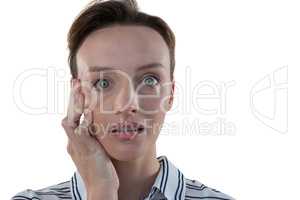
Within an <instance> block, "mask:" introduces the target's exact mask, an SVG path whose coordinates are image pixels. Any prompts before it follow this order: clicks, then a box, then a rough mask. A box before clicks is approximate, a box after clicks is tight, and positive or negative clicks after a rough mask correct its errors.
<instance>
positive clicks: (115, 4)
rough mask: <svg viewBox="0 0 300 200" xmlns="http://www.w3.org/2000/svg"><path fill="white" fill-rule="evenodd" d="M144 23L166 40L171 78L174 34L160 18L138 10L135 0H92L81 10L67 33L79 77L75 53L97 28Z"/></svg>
mask: <svg viewBox="0 0 300 200" xmlns="http://www.w3.org/2000/svg"><path fill="white" fill-rule="evenodd" d="M115 24H118V25H143V26H147V27H150V28H152V29H154V30H156V31H157V32H158V33H159V34H160V35H161V36H162V37H163V39H164V41H165V42H166V44H167V46H168V48H169V54H170V77H171V80H173V72H174V68H175V35H174V33H173V32H172V30H171V29H170V27H169V26H168V24H167V23H166V22H165V21H164V20H162V19H161V18H159V17H157V16H153V15H149V14H146V13H143V12H140V11H139V8H138V6H137V2H136V1H135V0H108V1H103V0H100V1H99V0H98V1H95V0H94V1H92V2H91V3H89V4H88V5H87V7H86V8H85V9H84V10H83V11H81V12H80V13H79V15H78V16H77V17H76V19H75V21H74V22H73V24H72V26H71V28H70V30H69V32H68V48H69V57H68V62H69V65H70V71H71V74H72V77H73V78H77V75H78V74H77V73H78V72H77V63H76V53H77V51H78V49H79V47H80V46H81V44H82V43H83V41H84V40H85V38H86V37H87V36H88V35H89V34H90V33H92V32H93V31H95V30H98V29H101V28H104V27H108V26H112V25H115Z"/></svg>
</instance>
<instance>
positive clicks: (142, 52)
mask: <svg viewBox="0 0 300 200" xmlns="http://www.w3.org/2000/svg"><path fill="white" fill-rule="evenodd" d="M68 47H69V50H70V55H69V64H70V71H71V74H72V80H71V94H70V101H69V106H68V111H67V116H66V117H65V118H64V119H63V120H62V126H63V128H64V130H65V132H66V134H67V136H68V147H67V150H68V153H69V154H70V156H71V158H72V160H73V161H74V164H75V165H76V168H77V171H76V172H75V173H74V176H73V177H72V178H71V180H69V181H66V182H63V183H59V184H56V185H52V186H49V187H47V188H42V189H39V190H30V189H29V190H24V191H22V192H19V193H18V194H16V195H15V196H14V197H13V198H12V199H14V200H21V199H22V200H23V199H41V200H54V199H74V200H83V199H88V200H100V199H105V200H113V199H119V200H133V199H149V200H154V199H232V197H230V196H228V195H226V194H224V193H221V192H219V191H217V190H215V189H212V188H210V187H207V186H205V185H203V184H202V183H200V182H199V181H197V180H190V179H188V178H186V177H184V175H183V173H182V172H181V171H180V170H179V169H177V168H176V166H175V165H174V164H173V163H172V162H171V161H169V160H168V159H167V157H166V156H159V157H157V156H156V145H155V143H156V140H157V137H158V135H159V132H160V129H161V126H162V124H163V122H164V118H165V114H166V112H167V111H169V110H170V109H171V107H172V103H173V97H174V87H175V81H174V77H173V72H174V67H175V36H174V34H173V32H172V30H171V29H170V28H169V26H168V25H167V24H166V23H165V22H164V21H163V20H162V19H160V18H159V17H156V16H151V15H148V14H145V13H142V12H140V11H139V9H138V7H137V4H136V2H134V1H129V0H128V1H112V0H111V1H104V2H101V1H94V2H92V3H91V4H89V5H88V6H87V8H86V9H85V10H83V11H82V12H81V13H80V15H79V16H78V17H77V19H76V20H75V22H74V23H73V24H72V26H71V29H70V31H69V34H68Z"/></svg>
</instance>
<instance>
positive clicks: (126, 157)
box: [107, 151, 143, 162]
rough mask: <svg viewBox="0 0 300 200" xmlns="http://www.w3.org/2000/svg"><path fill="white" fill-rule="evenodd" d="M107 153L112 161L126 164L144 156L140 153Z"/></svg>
mask: <svg viewBox="0 0 300 200" xmlns="http://www.w3.org/2000/svg"><path fill="white" fill-rule="evenodd" d="M107 153H108V155H109V157H110V158H111V159H114V160H116V161H124V162H126V161H133V160H136V159H138V158H140V157H141V156H143V154H142V153H141V152H140V151H134V152H130V153H129V152H125V151H123V152H122V151H107Z"/></svg>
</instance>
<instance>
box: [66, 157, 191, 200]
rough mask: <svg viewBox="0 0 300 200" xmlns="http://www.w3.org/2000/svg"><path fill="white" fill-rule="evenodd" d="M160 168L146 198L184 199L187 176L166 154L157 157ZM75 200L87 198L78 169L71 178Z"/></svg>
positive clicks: (154, 199)
mask: <svg viewBox="0 0 300 200" xmlns="http://www.w3.org/2000/svg"><path fill="white" fill-rule="evenodd" d="M157 159H158V161H159V163H160V168H159V172H158V175H157V177H156V178H155V181H154V184H153V185H152V188H151V191H150V193H149V195H148V197H147V198H146V199H145V200H156V199H168V200H171V199H172V200H173V199H174V200H183V199H184V194H185V184H186V183H185V177H184V175H183V173H182V172H181V171H180V170H179V169H178V168H177V167H176V166H175V165H174V164H173V163H172V162H171V161H170V160H168V158H167V157H166V156H159V157H157ZM71 185H72V196H73V200H86V199H87V196H86V189H85V187H84V182H83V180H82V178H81V176H80V174H79V172H78V170H76V171H75V172H74V175H73V176H72V178H71Z"/></svg>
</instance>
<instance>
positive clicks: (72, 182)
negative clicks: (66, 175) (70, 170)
mask: <svg viewBox="0 0 300 200" xmlns="http://www.w3.org/2000/svg"><path fill="white" fill-rule="evenodd" d="M71 184H72V193H73V196H74V197H75V200H77V198H76V195H75V192H74V181H73V177H72V179H71Z"/></svg>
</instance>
